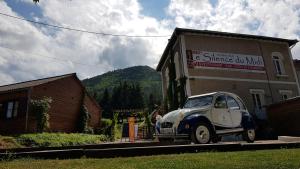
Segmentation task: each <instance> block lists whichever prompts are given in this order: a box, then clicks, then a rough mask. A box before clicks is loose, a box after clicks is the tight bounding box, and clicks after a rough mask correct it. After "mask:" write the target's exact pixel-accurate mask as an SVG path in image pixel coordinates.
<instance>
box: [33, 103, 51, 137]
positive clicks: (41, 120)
mask: <svg viewBox="0 0 300 169" xmlns="http://www.w3.org/2000/svg"><path fill="white" fill-rule="evenodd" d="M51 102H52V99H51V98H48V97H44V98H43V99H39V100H31V101H30V111H31V112H32V113H34V114H35V117H36V122H37V124H36V125H37V126H36V129H37V132H43V131H45V130H47V129H49V126H50V124H49V112H48V111H49V109H50V103H51Z"/></svg>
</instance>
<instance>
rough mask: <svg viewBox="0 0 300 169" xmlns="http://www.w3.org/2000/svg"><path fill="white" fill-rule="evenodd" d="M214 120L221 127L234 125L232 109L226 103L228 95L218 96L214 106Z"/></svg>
mask: <svg viewBox="0 0 300 169" xmlns="http://www.w3.org/2000/svg"><path fill="white" fill-rule="evenodd" d="M212 122H213V124H214V125H217V126H221V127H232V124H231V116H230V111H229V109H228V107H227V104H226V96H225V95H219V96H217V98H216V100H215V102H214V106H213V108H212Z"/></svg>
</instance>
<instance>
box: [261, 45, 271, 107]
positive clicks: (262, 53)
mask: <svg viewBox="0 0 300 169" xmlns="http://www.w3.org/2000/svg"><path fill="white" fill-rule="evenodd" d="M258 45H259V50H260V53H261V55H262V58H263V61H264V66H265V71H266V76H267V80H268V87H269V90H270V94H271V98H272V103H274V98H273V92H272V88H271V84H270V77H269V74H268V70H267V66H266V61H265V57H264V52H263V50H262V47H261V42H258ZM265 104H266V103H265Z"/></svg>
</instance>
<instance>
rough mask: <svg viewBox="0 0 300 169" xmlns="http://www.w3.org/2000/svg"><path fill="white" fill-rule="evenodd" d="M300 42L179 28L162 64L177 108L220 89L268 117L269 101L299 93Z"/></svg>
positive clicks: (261, 116)
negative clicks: (297, 48)
mask: <svg viewBox="0 0 300 169" xmlns="http://www.w3.org/2000/svg"><path fill="white" fill-rule="evenodd" d="M297 42H298V41H297V40H289V39H281V38H273V37H265V36H255V35H246V34H236V33H225V32H216V31H206V30H204V31H202V30H193V29H182V28H176V29H175V30H174V32H173V34H172V37H171V39H170V40H169V42H168V44H167V46H166V48H165V50H164V53H163V55H162V57H161V59H160V61H159V63H158V66H157V68H156V70H157V71H159V72H161V77H162V82H163V87H162V88H163V95H164V98H166V97H169V100H170V102H169V103H170V105H171V106H173V108H176V106H179V105H180V104H183V103H184V101H185V99H184V98H185V97H187V96H191V95H198V94H203V93H208V92H214V91H228V92H232V93H236V94H237V95H239V96H240V97H241V98H242V99H243V100H244V101H245V103H246V106H247V108H248V109H249V110H250V112H251V113H253V114H255V115H256V116H257V117H258V118H259V119H265V118H266V113H265V105H269V104H272V103H276V102H279V101H281V100H283V99H287V98H290V97H294V96H297V95H299V84H298V83H297V82H298V79H297V76H296V72H295V68H294V65H293V60H292V55H291V48H292V47H293V46H294V45H295V44H296V43H297Z"/></svg>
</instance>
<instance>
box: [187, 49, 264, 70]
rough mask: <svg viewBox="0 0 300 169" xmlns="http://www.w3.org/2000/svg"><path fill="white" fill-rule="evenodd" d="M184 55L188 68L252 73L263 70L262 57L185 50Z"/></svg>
mask: <svg viewBox="0 0 300 169" xmlns="http://www.w3.org/2000/svg"><path fill="white" fill-rule="evenodd" d="M186 54H187V55H186V56H187V64H188V67H189V68H221V69H224V68H226V69H236V70H237V69H239V70H245V71H253V72H264V70H265V67H264V61H263V58H262V56H257V55H244V54H235V53H222V52H208V51H201V50H187V51H186Z"/></svg>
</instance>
